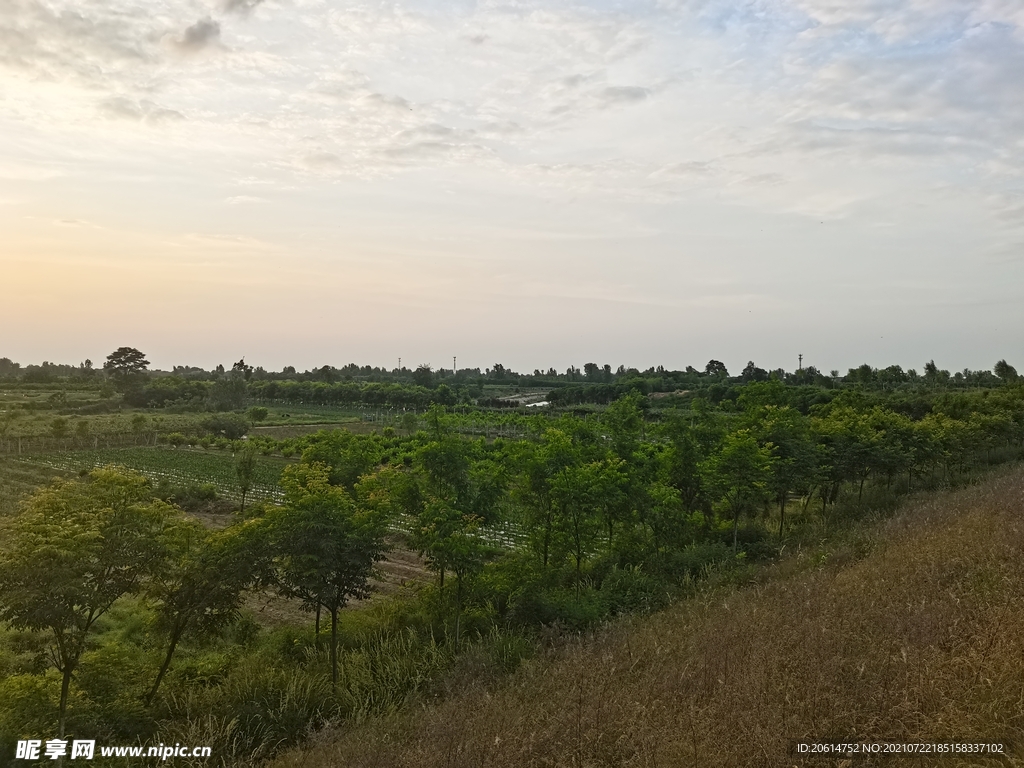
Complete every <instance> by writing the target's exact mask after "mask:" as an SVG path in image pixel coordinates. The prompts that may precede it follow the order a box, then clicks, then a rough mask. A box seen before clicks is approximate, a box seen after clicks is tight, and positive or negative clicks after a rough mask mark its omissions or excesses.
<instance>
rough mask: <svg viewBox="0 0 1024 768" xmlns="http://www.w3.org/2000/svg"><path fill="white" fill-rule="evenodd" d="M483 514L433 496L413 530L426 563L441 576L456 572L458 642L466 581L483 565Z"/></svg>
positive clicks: (415, 545) (416, 542) (417, 547)
mask: <svg viewBox="0 0 1024 768" xmlns="http://www.w3.org/2000/svg"><path fill="white" fill-rule="evenodd" d="M479 527H480V518H479V517H478V516H477V515H474V514H471V513H470V514H467V513H464V512H462V511H461V510H459V509H457V508H456V507H454V506H452V505H451V504H450V503H449V502H448V501H446V500H444V499H439V498H433V499H431V500H430V501H428V502H427V503H426V505H425V506H424V508H423V511H422V512H421V513H420V516H419V519H418V521H417V526H416V529H415V531H414V533H413V546H414V547H415V548H416V549H417V550H418V551H419V553H420V555H421V556H422V557H424V559H425V560H426V561H427V567H428V568H430V569H431V570H433V571H435V572H437V573H438V574H439V575H440V576H441V578H442V581H441V583H442V585H443V583H444V582H443V573H444V571H445V570H450V571H452V572H453V573H454V574H455V645H456V647H458V645H459V639H460V637H459V636H460V622H461V617H462V597H463V591H464V588H465V584H466V581H467V580H468V579H469V578H470V577H471V576H472V575H474V574H476V573H477V572H478V571H479V570H480V568H482V567H483V556H484V546H483V542H482V541H481V540H480V538H479V536H478V530H479Z"/></svg>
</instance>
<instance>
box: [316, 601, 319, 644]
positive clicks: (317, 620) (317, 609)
mask: <svg viewBox="0 0 1024 768" xmlns="http://www.w3.org/2000/svg"><path fill="white" fill-rule="evenodd" d="M315 636H316V645H317V646H319V645H320V603H317V604H316V635H315Z"/></svg>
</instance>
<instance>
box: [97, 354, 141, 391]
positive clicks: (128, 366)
mask: <svg viewBox="0 0 1024 768" xmlns="http://www.w3.org/2000/svg"><path fill="white" fill-rule="evenodd" d="M148 367H149V360H147V359H146V356H145V355H144V354H143V353H142V352H140V351H139V350H137V349H135V348H134V347H118V348H117V349H116V350H114V351H113V352H111V353H110V354H109V355H107V362H105V363H104V364H103V370H105V371H107V373H109V374H110V376H111V378H113V379H114V381H115V382H117V383H118V384H119V385H121V386H122V387H124V386H127V385H128V384H130V383H131V382H132V381H133V380H135V379H137V378H138V377H139V376H140V375H141V374H143V373H145V371H146V369H147V368H148Z"/></svg>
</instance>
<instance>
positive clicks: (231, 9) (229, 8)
mask: <svg viewBox="0 0 1024 768" xmlns="http://www.w3.org/2000/svg"><path fill="white" fill-rule="evenodd" d="M262 2H263V0H222V2H221V4H220V7H221V10H223V11H224V12H225V13H237V14H240V15H243V16H245V15H248V14H250V13H252V12H253V11H254V10H256V7H257V6H259V5H260V4H261V3H262Z"/></svg>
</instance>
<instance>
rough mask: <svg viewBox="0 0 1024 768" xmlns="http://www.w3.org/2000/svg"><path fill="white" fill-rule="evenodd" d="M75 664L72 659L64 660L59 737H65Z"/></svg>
mask: <svg viewBox="0 0 1024 768" xmlns="http://www.w3.org/2000/svg"><path fill="white" fill-rule="evenodd" d="M74 669H75V668H74V666H73V665H72V664H71V662H70V661H65V662H64V675H63V677H64V679H63V680H62V681H61V684H60V713H59V715H58V717H57V738H58V739H63V738H64V728H65V726H66V724H67V714H68V692H69V691H70V690H71V673H72V672H74Z"/></svg>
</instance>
